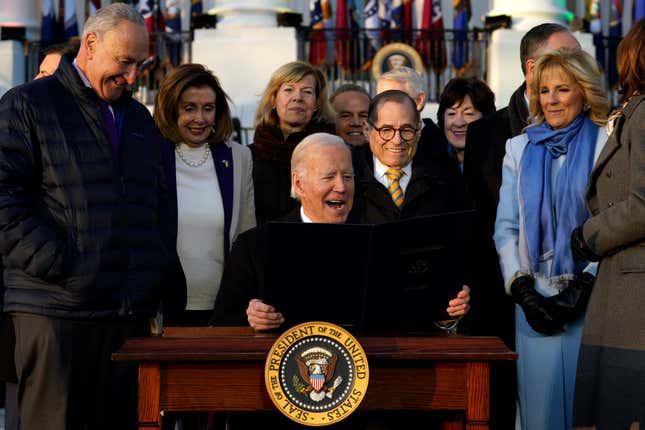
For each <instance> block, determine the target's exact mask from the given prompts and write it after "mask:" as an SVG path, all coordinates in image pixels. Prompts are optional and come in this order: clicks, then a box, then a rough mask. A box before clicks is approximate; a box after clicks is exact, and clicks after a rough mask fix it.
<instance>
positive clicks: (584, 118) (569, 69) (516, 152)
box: [494, 50, 609, 430]
mask: <svg viewBox="0 0 645 430" xmlns="http://www.w3.org/2000/svg"><path fill="white" fill-rule="evenodd" d="M533 73H534V74H533V80H532V82H531V98H530V111H531V115H530V119H531V121H532V122H531V125H530V126H528V127H526V129H525V133H524V134H521V135H519V136H516V137H514V138H512V139H509V140H508V141H507V143H506V155H505V156H504V162H503V167H502V186H501V188H500V191H499V195H500V200H499V205H498V207H497V219H496V221H495V235H494V239H495V245H496V247H497V252H498V254H499V258H500V263H501V268H502V274H503V276H504V283H505V287H506V291H507V293H508V294H509V295H510V296H511V297H512V299H513V301H514V302H515V303H516V312H515V333H516V334H515V341H516V347H517V352H518V355H519V358H518V361H517V385H518V398H519V404H520V419H521V423H522V429H523V430H569V429H571V425H572V421H573V417H572V407H573V390H574V386H575V377H576V364H577V361H578V350H579V347H580V338H581V335H582V325H583V321H584V315H585V310H586V307H587V302H588V300H589V296H590V294H591V289H592V287H593V284H594V281H595V273H596V263H590V262H589V261H587V260H585V259H578V258H575V257H574V255H573V254H572V252H571V248H570V237H571V232H572V231H573V230H574V229H575V228H576V227H577V226H578V225H580V224H581V223H583V222H584V221H585V220H586V219H587V218H588V216H589V213H588V212H587V208H586V206H585V191H586V188H587V182H588V180H589V174H590V172H591V169H592V167H593V164H594V162H595V160H596V159H597V158H598V155H599V153H600V151H601V150H602V148H603V146H604V144H605V141H606V140H607V134H606V132H605V129H604V127H603V126H604V124H605V123H606V114H607V111H608V108H609V102H608V101H607V98H606V97H605V96H604V92H603V90H602V84H601V76H600V71H599V70H598V66H597V65H596V62H595V61H594V60H593V58H591V56H589V54H587V53H585V52H583V51H567V50H560V51H551V52H547V53H545V54H543V55H542V56H540V58H539V59H538V60H537V62H536V64H535V69H534V72H533Z"/></svg>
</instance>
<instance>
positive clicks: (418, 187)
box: [403, 160, 430, 206]
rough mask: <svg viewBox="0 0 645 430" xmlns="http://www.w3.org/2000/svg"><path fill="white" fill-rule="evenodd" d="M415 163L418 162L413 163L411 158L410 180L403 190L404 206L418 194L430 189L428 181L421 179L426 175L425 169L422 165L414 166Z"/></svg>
mask: <svg viewBox="0 0 645 430" xmlns="http://www.w3.org/2000/svg"><path fill="white" fill-rule="evenodd" d="M415 164H418V163H415V162H414V160H413V161H412V176H410V182H409V183H408V187H407V189H406V190H405V199H404V201H403V205H404V206H405V205H406V204H409V203H410V202H412V201H414V200H415V199H417V198H418V197H419V196H422V195H424V194H425V193H427V192H428V190H429V189H430V186H429V185H428V181H424V180H423V178H425V177H426V176H427V175H428V171H427V169H426V168H425V166H423V165H420V166H415Z"/></svg>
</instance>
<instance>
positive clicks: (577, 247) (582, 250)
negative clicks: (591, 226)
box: [571, 226, 601, 261]
mask: <svg viewBox="0 0 645 430" xmlns="http://www.w3.org/2000/svg"><path fill="white" fill-rule="evenodd" d="M571 254H572V255H573V259H574V260H576V261H580V260H587V261H598V260H600V258H601V257H600V256H599V255H596V253H595V252H593V251H592V250H591V248H589V245H587V242H585V238H584V236H583V235H582V226H580V227H576V228H575V229H574V230H573V231H572V232H571Z"/></svg>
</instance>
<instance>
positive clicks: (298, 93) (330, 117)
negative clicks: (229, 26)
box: [249, 61, 335, 224]
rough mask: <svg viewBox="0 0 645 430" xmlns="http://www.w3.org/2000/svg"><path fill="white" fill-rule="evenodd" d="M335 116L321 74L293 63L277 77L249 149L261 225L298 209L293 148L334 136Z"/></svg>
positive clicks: (268, 91)
mask: <svg viewBox="0 0 645 430" xmlns="http://www.w3.org/2000/svg"><path fill="white" fill-rule="evenodd" d="M334 117H335V116H334V112H333V110H332V108H331V106H330V104H329V101H328V98H327V80H326V79H325V76H324V75H323V74H322V73H321V72H320V71H319V70H318V69H316V68H314V67H312V66H311V65H310V64H307V63H305V62H302V61H293V62H290V63H287V64H284V65H283V66H281V67H279V68H278V69H277V70H276V71H275V72H273V74H272V75H271V78H270V79H269V83H268V85H267V87H266V89H265V90H264V94H263V95H262V99H261V100H260V105H259V106H258V109H257V111H256V114H255V135H254V136H253V143H252V144H251V145H249V147H250V149H251V152H252V153H253V181H254V183H255V210H256V218H257V221H258V224H263V223H265V222H267V221H270V220H272V219H276V218H278V217H281V216H283V215H285V214H286V213H288V212H289V211H291V209H293V208H294V207H295V202H294V200H292V199H291V197H290V189H291V177H290V175H289V169H290V162H291V154H292V153H293V149H294V148H295V147H296V145H297V144H298V143H300V141H301V140H302V139H304V138H305V137H306V136H308V135H310V134H313V133H318V132H326V133H331V134H334V129H335V127H334Z"/></svg>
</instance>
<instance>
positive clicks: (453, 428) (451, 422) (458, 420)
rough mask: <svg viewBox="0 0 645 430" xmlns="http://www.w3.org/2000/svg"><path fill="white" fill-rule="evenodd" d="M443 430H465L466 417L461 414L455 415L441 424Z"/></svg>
mask: <svg viewBox="0 0 645 430" xmlns="http://www.w3.org/2000/svg"><path fill="white" fill-rule="evenodd" d="M441 430H464V416H463V414H461V413H455V414H453V415H451V416H449V417H447V418H444V419H443V421H442V422H441Z"/></svg>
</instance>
